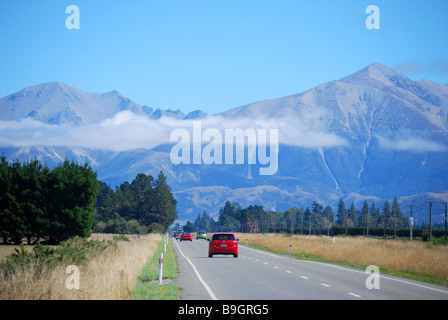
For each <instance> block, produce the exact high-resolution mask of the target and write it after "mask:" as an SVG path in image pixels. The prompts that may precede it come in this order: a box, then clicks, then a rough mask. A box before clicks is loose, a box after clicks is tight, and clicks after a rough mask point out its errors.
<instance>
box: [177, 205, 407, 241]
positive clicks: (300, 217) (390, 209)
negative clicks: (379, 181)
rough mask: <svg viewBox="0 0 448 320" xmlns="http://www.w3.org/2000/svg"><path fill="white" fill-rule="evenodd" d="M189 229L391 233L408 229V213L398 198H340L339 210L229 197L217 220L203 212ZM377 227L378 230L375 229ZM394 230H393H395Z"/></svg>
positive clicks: (189, 225) (300, 232) (358, 233)
mask: <svg viewBox="0 0 448 320" xmlns="http://www.w3.org/2000/svg"><path fill="white" fill-rule="evenodd" d="M185 227H186V229H188V231H190V232H193V231H198V230H202V229H203V230H206V231H209V232H217V231H235V232H248V233H258V232H262V233H263V232H287V233H299V234H327V235H331V234H334V232H335V231H334V230H336V229H337V232H338V234H344V233H345V232H348V231H346V230H350V232H348V234H349V235H369V232H370V233H371V234H373V233H375V235H386V234H388V235H390V234H391V230H399V229H402V230H403V229H408V228H409V221H408V217H405V216H404V215H403V213H402V211H401V209H400V207H399V205H398V201H397V199H396V198H394V199H393V200H392V202H391V203H390V202H389V201H385V202H384V204H383V206H382V207H377V205H376V204H375V202H372V203H371V205H370V206H369V205H368V204H367V201H364V203H363V205H362V207H361V208H356V207H355V205H354V203H353V202H352V203H351V205H350V207H349V208H348V209H347V207H346V205H345V203H344V201H343V200H342V199H341V200H340V201H339V203H338V206H337V208H336V210H333V208H332V207H331V206H329V205H327V206H325V207H324V206H322V205H320V204H319V203H317V202H313V203H312V204H311V206H309V207H307V208H306V209H304V208H297V207H294V208H290V209H288V210H286V211H279V212H274V211H265V210H264V209H263V207H261V206H248V207H247V208H242V207H241V205H240V204H238V203H230V202H229V201H227V202H226V203H225V205H224V206H223V207H222V208H221V209H220V211H219V215H218V219H217V220H216V221H215V220H214V219H212V218H211V217H210V216H208V215H207V214H206V212H204V213H203V214H202V215H198V217H197V219H196V220H195V221H194V222H190V221H188V222H187V224H186V225H185V226H184V228H185ZM373 230H375V231H373ZM392 234H393V231H392Z"/></svg>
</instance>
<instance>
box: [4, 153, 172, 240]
mask: <svg viewBox="0 0 448 320" xmlns="http://www.w3.org/2000/svg"><path fill="white" fill-rule="evenodd" d="M175 219H177V210H176V200H175V199H174V198H173V195H172V193H171V189H170V187H169V185H168V183H167V179H166V176H165V175H164V173H163V172H162V171H160V173H159V176H158V177H157V179H154V178H153V177H152V176H150V175H145V174H138V175H137V177H136V178H135V179H134V180H133V181H132V182H131V183H129V182H125V183H123V184H121V186H120V187H117V188H115V190H112V189H111V188H110V187H109V186H107V185H106V184H105V183H103V182H100V181H98V180H97V174H96V172H93V171H92V168H91V167H90V166H88V164H87V163H86V164H84V165H79V164H77V163H74V162H73V161H72V162H69V161H68V160H66V161H64V162H63V163H61V164H60V165H58V166H57V167H54V168H50V167H48V166H46V165H42V164H41V163H40V162H39V161H38V160H34V161H29V162H25V163H23V164H22V163H20V162H18V161H16V162H12V163H11V162H8V161H7V160H6V158H5V157H4V156H2V157H1V158H0V237H1V238H2V240H3V243H9V242H12V243H21V242H22V239H23V238H27V241H28V243H31V242H33V241H36V240H37V241H46V242H48V243H51V244H53V243H59V242H61V241H64V240H67V239H69V238H71V237H74V236H80V237H89V236H90V234H91V231H92V230H94V231H96V232H110V233H146V232H166V230H167V229H168V226H169V225H171V224H172V223H173V222H174V220H175Z"/></svg>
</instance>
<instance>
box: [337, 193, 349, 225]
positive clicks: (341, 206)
mask: <svg viewBox="0 0 448 320" xmlns="http://www.w3.org/2000/svg"><path fill="white" fill-rule="evenodd" d="M337 215H338V217H337V220H336V223H337V224H338V225H340V226H344V225H345V222H346V219H347V209H346V208H345V203H344V200H342V199H340V200H339V203H338V211H337Z"/></svg>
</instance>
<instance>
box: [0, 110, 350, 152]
mask: <svg viewBox="0 0 448 320" xmlns="http://www.w3.org/2000/svg"><path fill="white" fill-rule="evenodd" d="M320 119H321V117H320V115H319V114H307V115H304V116H303V117H297V118H291V117H285V118H275V119H263V118H257V119H249V118H238V119H231V118H227V117H222V116H208V117H206V118H202V119H200V120H179V119H173V118H169V117H162V118H161V119H158V120H155V119H150V118H148V117H146V116H142V115H137V114H135V113H132V112H131V111H123V112H120V113H118V114H116V115H115V116H114V117H112V118H110V119H106V120H104V121H102V122H100V123H97V124H91V125H84V126H67V125H49V124H44V123H42V122H39V121H36V120H32V119H23V120H21V121H0V146H1V147H28V146H33V145H45V146H66V147H85V148H92V149H104V150H115V151H124V150H131V149H137V148H145V149H151V148H154V147H156V146H158V145H161V144H163V143H168V142H170V134H171V132H172V131H173V130H175V129H185V130H187V131H189V132H191V133H192V128H193V121H200V123H201V127H202V131H205V130H207V129H217V130H219V131H220V132H224V130H225V129H242V130H246V129H254V130H258V129H267V130H269V129H277V130H278V133H279V134H278V137H279V143H280V144H287V145H294V146H299V147H304V148H317V147H336V146H341V145H345V144H346V142H345V140H344V139H342V138H341V137H339V136H337V135H335V134H332V133H329V132H326V131H325V129H324V125H323V123H322V121H321V120H320Z"/></svg>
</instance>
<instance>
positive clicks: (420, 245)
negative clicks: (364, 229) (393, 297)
mask: <svg viewBox="0 0 448 320" xmlns="http://www.w3.org/2000/svg"><path fill="white" fill-rule="evenodd" d="M236 235H237V237H238V238H239V239H240V245H245V244H246V239H247V240H248V243H249V245H250V246H253V247H257V248H260V249H266V250H270V251H273V252H277V253H282V254H289V245H290V244H291V253H292V255H293V256H294V257H296V258H299V259H308V260H317V261H322V262H330V263H336V264H344V265H350V266H355V267H360V268H365V267H367V266H369V265H375V266H377V267H379V268H380V271H381V272H382V273H387V274H393V275H398V276H402V277H406V278H410V279H415V280H420V281H426V282H431V283H437V284H441V285H445V286H448V246H446V245H432V244H427V243H424V242H420V241H413V242H409V241H403V240H384V239H373V238H364V237H347V238H345V237H336V238H335V242H333V238H332V237H327V236H300V235H282V234H243V233H238V234H236Z"/></svg>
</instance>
